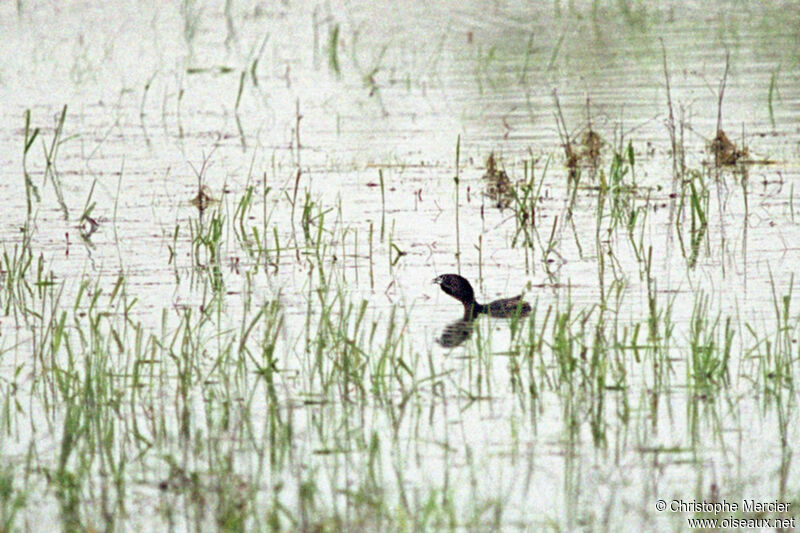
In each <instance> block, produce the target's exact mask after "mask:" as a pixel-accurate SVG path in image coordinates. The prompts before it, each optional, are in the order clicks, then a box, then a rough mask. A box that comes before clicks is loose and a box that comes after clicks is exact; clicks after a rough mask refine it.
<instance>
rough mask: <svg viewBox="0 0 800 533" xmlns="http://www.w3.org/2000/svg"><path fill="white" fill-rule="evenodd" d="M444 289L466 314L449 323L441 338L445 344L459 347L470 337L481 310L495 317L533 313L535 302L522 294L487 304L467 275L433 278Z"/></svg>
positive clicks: (481, 312) (482, 312) (520, 315)
mask: <svg viewBox="0 0 800 533" xmlns="http://www.w3.org/2000/svg"><path fill="white" fill-rule="evenodd" d="M433 282H434V283H436V284H437V285H439V287H441V289H442V290H443V291H444V292H445V293H447V294H449V295H450V296H452V297H453V298H455V299H456V300H458V301H459V302H461V303H462V305H463V306H464V316H463V317H462V318H461V319H460V320H456V321H455V322H453V323H451V324H448V325H447V326H445V328H444V330H443V331H442V336H441V337H440V338H438V339H437V342H438V343H439V344H440V345H442V346H443V347H445V348H455V347H456V346H459V345H461V344H462V343H464V341H466V340H467V339H469V338H470V336H471V335H472V331H473V330H474V329H475V319H476V318H477V317H478V315H480V314H486V315H489V316H491V317H494V318H512V317H524V316H528V315H529V314H530V313H531V306H530V304H529V303H528V302H525V301H523V300H522V295H519V296H514V297H513V298H501V299H499V300H495V301H493V302H490V303H488V304H486V305H484V304H480V303H478V302H477V301H475V291H474V290H472V285H470V283H469V281H467V280H466V279H465V278H463V277H461V276H459V275H458V274H442V275H441V276H438V277H437V278H436V279H434V280H433Z"/></svg>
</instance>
